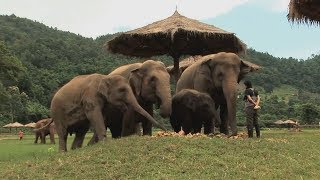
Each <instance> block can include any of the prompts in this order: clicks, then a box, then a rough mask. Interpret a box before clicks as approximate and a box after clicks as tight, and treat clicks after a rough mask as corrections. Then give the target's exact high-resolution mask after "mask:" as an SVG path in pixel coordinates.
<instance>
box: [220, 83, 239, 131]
mask: <svg viewBox="0 0 320 180" xmlns="http://www.w3.org/2000/svg"><path fill="white" fill-rule="evenodd" d="M222 86H223V94H224V96H225V99H226V102H227V110H228V115H227V124H228V125H229V126H230V128H231V131H232V134H231V135H232V136H233V135H237V133H238V132H237V120H236V96H237V80H236V79H234V80H228V81H225V82H223V85H222Z"/></svg>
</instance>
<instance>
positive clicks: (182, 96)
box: [170, 89, 218, 134]
mask: <svg viewBox="0 0 320 180" xmlns="http://www.w3.org/2000/svg"><path fill="white" fill-rule="evenodd" d="M217 118H218V115H217V112H216V110H215V104H214V101H213V100H212V98H211V97H210V95H208V94H207V93H201V92H199V91H196V90H193V89H183V90H181V91H179V92H178V93H177V94H175V95H174V96H173V98H172V113H171V116H170V123H171V126H172V128H173V130H174V131H175V132H177V133H181V132H182V134H189V133H200V132H201V128H202V126H203V127H204V134H210V133H214V121H215V120H216V119H217Z"/></svg>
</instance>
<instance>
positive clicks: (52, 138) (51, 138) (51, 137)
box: [50, 133, 56, 144]
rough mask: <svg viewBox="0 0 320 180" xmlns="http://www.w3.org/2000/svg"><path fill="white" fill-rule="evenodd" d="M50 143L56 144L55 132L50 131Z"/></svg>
mask: <svg viewBox="0 0 320 180" xmlns="http://www.w3.org/2000/svg"><path fill="white" fill-rule="evenodd" d="M50 143H51V144H56V142H55V140H54V134H53V133H50Z"/></svg>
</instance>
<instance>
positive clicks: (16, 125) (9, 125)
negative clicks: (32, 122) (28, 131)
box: [3, 122, 24, 128]
mask: <svg viewBox="0 0 320 180" xmlns="http://www.w3.org/2000/svg"><path fill="white" fill-rule="evenodd" d="M23 126H24V125H23V124H21V123H18V122H15V123H9V124H7V125H4V126H3V127H6V128H18V127H23Z"/></svg>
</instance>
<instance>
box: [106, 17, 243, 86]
mask: <svg viewBox="0 0 320 180" xmlns="http://www.w3.org/2000/svg"><path fill="white" fill-rule="evenodd" d="M106 45H107V49H108V50H109V51H111V52H112V53H121V54H124V55H129V56H138V57H151V56H156V55H164V54H168V55H170V56H171V57H173V59H174V71H175V76H176V80H177V78H178V73H179V58H180V56H181V55H207V54H213V53H217V52H222V51H225V52H233V53H241V52H245V51H246V45H245V44H244V43H243V42H242V41H241V40H240V39H238V38H237V37H236V36H235V34H234V33H231V32H227V31H225V30H222V29H220V28H217V27H215V26H212V25H208V24H205V23H202V22H199V21H197V20H194V19H190V18H187V17H185V16H182V15H180V14H179V13H178V12H177V11H175V13H174V14H173V15H172V16H170V17H168V18H166V19H163V20H161V21H157V22H154V23H152V24H149V25H147V26H144V27H141V28H138V29H135V30H132V31H128V32H125V33H122V34H120V35H119V36H117V37H115V38H114V39H112V40H111V41H109V42H107V44H106Z"/></svg>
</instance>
